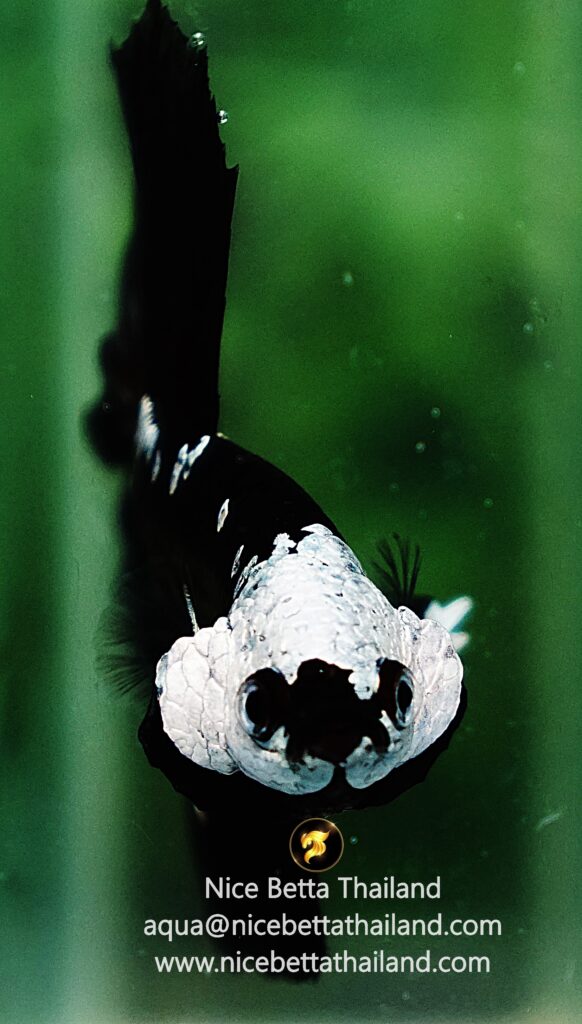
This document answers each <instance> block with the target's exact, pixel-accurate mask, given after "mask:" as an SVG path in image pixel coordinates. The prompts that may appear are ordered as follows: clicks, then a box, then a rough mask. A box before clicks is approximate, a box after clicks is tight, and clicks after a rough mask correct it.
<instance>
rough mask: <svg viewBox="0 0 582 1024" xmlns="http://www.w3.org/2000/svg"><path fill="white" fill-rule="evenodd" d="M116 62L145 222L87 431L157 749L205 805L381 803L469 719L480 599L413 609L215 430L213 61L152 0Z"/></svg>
mask: <svg viewBox="0 0 582 1024" xmlns="http://www.w3.org/2000/svg"><path fill="white" fill-rule="evenodd" d="M113 63H114V68H115V72H116V76H117V81H118V86H119V91H120V97H121V102H122V106H123V110H124V114H125V120H126V125H127V128H128V133H129V138H130V144H131V150H132V156H133V164H134V175H135V188H136V201H135V209H136V218H135V227H134V234H133V237H132V240H131V243H130V246H129V249H128V255H127V258H126V264H125V271H124V281H123V287H122V295H121V312H120V318H119V324H118V327H117V330H116V331H115V332H114V334H113V335H112V336H111V337H110V338H109V339H107V340H106V342H105V344H104V346H103V349H102V365H103V369H104V373H105V391H104V395H103V398H102V400H101V401H100V402H99V403H98V404H97V406H96V408H95V409H94V410H93V413H92V415H91V417H90V432H91V436H92V438H93V441H94V444H95V446H96V448H97V450H98V451H100V453H101V454H102V456H103V457H104V458H105V459H106V460H107V461H109V462H112V463H114V464H117V465H120V466H122V467H123V468H124V470H125V473H126V479H127V489H126V494H125V499H124V512H123V524H124V537H125V548H126V557H125V569H126V579H128V580H129V581H130V587H129V592H130V598H129V601H128V603H129V605H130V615H129V617H128V618H129V620H130V630H129V632H130V633H131V643H132V645H133V647H134V649H135V650H136V651H139V652H141V654H142V655H143V662H144V665H145V666H146V678H147V679H148V682H147V684H146V685H147V686H149V688H150V700H149V707H148V711H147V713H146V716H145V719H144V721H143V723H142V726H141V728H140V738H141V740H142V743H143V745H144V747H145V749H146V752H147V754H148V757H149V758H150V761H151V762H152V763H153V764H155V765H157V766H158V767H160V768H161V769H162V770H163V771H164V772H165V773H166V775H167V776H168V777H169V779H170V781H171V782H172V783H173V785H174V786H175V787H176V788H177V789H178V790H179V791H181V792H183V793H185V794H186V795H187V796H188V797H189V798H190V799H192V800H193V801H194V802H195V803H196V804H197V805H198V806H200V807H208V806H214V805H215V804H216V803H217V802H219V803H220V804H222V805H230V806H235V805H236V803H237V801H239V800H240V799H241V798H242V797H243V796H244V797H245V799H248V798H249V797H250V798H251V800H252V801H253V802H254V805H255V806H256V807H264V808H269V809H271V808H273V807H284V808H286V810H293V811H294V812H295V811H296V812H297V813H305V812H311V811H314V812H315V811H317V812H318V813H321V812H323V811H325V810H330V809H338V808H343V807H349V806H363V805H366V804H369V803H379V802H383V801H385V800H388V799H391V798H393V797H394V796H395V795H397V793H398V792H401V791H402V789H404V788H407V786H409V785H410V784H412V783H413V782H415V781H418V780H419V779H420V778H422V777H423V775H424V774H425V773H426V771H427V770H428V767H429V766H430V764H431V763H432V761H433V760H434V758H435V757H436V756H437V755H438V753H439V752H440V750H441V749H443V747H444V746H446V744H447V742H448V739H449V738H450V735H451V734H452V731H453V730H454V728H455V725H456V723H457V722H458V720H459V718H460V716H461V714H462V710H463V706H464V701H463V686H462V666H461V662H460V659H459V657H458V654H457V652H456V650H455V636H454V635H451V633H453V634H454V633H455V630H456V628H457V627H458V625H459V624H460V621H461V620H462V618H463V617H464V615H465V614H466V612H467V611H468V608H469V604H470V602H469V599H467V598H463V599H460V603H459V602H457V603H456V604H453V605H446V606H439V605H437V604H436V603H434V602H433V603H432V605H431V604H430V603H429V601H428V599H427V600H424V601H422V602H420V604H419V603H418V602H416V605H415V602H414V601H413V599H412V589H413V588H412V587H410V586H406V587H403V588H402V593H403V594H404V595H405V596H406V597H407V598H410V600H407V603H403V604H400V605H399V603H398V600H395V598H398V592H397V591H398V587H392V588H391V589H392V591H393V593H390V594H386V593H383V592H382V591H381V590H380V589H379V588H378V587H377V586H376V585H375V584H374V583H373V581H372V580H371V579H370V578H369V577H368V576H367V575H366V573H365V572H364V571H363V569H362V566H361V565H360V562H359V561H358V559H357V557H356V555H355V554H354V553H353V551H352V550H351V548H350V547H349V546H348V544H347V543H346V541H345V540H344V538H343V537H342V536H341V534H340V532H339V530H338V529H337V527H336V526H335V524H334V523H333V522H332V521H331V520H330V519H329V517H328V516H327V515H326V514H325V513H324V511H323V510H322V509H321V508H320V506H319V505H318V504H317V503H316V502H315V501H314V500H313V499H312V498H311V497H310V496H309V495H308V494H307V493H306V491H305V490H303V488H301V487H300V485H299V484H297V483H296V482H295V481H293V480H292V479H291V478H290V477H289V476H287V475H286V474H285V473H283V472H282V471H281V470H279V469H277V468H276V467H275V466H273V465H271V464H270V463H268V462H267V461H265V460H264V459H262V458H260V457H259V456H257V455H253V454H251V453H250V452H247V451H245V450H244V449H243V448H241V447H239V446H238V445H237V444H235V443H234V442H233V441H231V440H229V439H228V438H226V437H224V436H223V435H222V434H220V433H219V432H218V426H219V397H218V366H219V349H220V334H221V328H222V319H223V315H224V303H225V298H224V296H225V289H226V273H227V265H228V248H229V240H230V220H231V216H232V209H233V203H234V191H235V186H236V171H234V170H232V169H228V168H227V167H226V163H225V159H224V148H223V146H222V144H221V142H220V139H219V134H218V128H217V115H216V107H215V104H214V100H213V98H212V96H211V94H210V91H209V87H208V75H207V63H206V51H205V50H204V49H201V48H200V47H199V46H198V45H197V46H195V47H192V46H189V45H188V41H187V40H186V38H185V37H184V36H183V35H182V33H181V32H180V30H179V29H178V27H177V25H176V24H175V23H174V22H173V21H172V19H171V18H170V16H169V14H168V12H167V9H166V8H165V7H163V6H162V4H161V3H160V0H149V3H148V5H147V7H146V10H145V12H144V14H143V15H142V18H141V19H140V20H139V21H138V22H137V23H136V24H135V25H134V28H133V30H132V33H131V34H130V36H129V38H128V40H127V41H126V42H125V43H124V44H123V46H122V47H120V48H119V49H118V50H115V51H114V53H113ZM400 554H401V556H402V559H401V560H402V569H403V576H404V577H405V578H406V577H407V576H409V575H410V574H409V567H407V565H406V564H405V563H406V562H407V561H408V557H407V552H406V549H405V548H404V547H403V546H402V544H400ZM417 569H418V565H416V566H415V568H414V569H413V570H412V575H413V576H416V572H417ZM394 575H395V574H394V571H393V572H392V577H394ZM393 582H394V580H393ZM408 582H410V580H409V581H408ZM389 598H392V600H390V599H389ZM421 605H422V607H421ZM427 609H428V617H424V618H423V617H422V614H417V613H418V612H420V613H422V611H423V610H424V611H427ZM439 620H440V621H439ZM445 620H446V624H447V625H448V626H449V629H446V628H445V625H444V624H443V623H444V622H445Z"/></svg>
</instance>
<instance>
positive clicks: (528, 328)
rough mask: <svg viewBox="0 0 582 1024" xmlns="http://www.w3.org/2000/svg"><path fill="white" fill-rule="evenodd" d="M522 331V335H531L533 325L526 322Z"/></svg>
mask: <svg viewBox="0 0 582 1024" xmlns="http://www.w3.org/2000/svg"><path fill="white" fill-rule="evenodd" d="M522 330H523V333H524V334H533V332H534V325H533V324H532V323H531V321H530V320H528V321H527V323H525V324H524V325H523V327H522Z"/></svg>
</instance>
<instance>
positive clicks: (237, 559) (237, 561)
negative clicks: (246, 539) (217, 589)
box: [230, 544, 245, 579]
mask: <svg viewBox="0 0 582 1024" xmlns="http://www.w3.org/2000/svg"><path fill="white" fill-rule="evenodd" d="M244 549H245V546H244V544H241V546H240V548H239V549H238V551H237V553H236V555H235V556H234V562H233V563H232V569H231V570H230V578H231V579H232V577H233V576H235V575H236V573H237V571H238V567H239V565H240V560H241V557H242V553H243V551H244Z"/></svg>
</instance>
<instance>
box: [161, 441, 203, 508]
mask: <svg viewBox="0 0 582 1024" xmlns="http://www.w3.org/2000/svg"><path fill="white" fill-rule="evenodd" d="M209 441H210V434H204V436H203V437H201V438H200V440H199V442H198V444H197V445H195V447H194V448H191V449H189V448H188V445H187V444H183V445H182V447H181V448H180V451H179V452H178V458H177V459H176V461H175V463H174V468H173V470H172V478H171V480H170V494H174V492H175V490H176V488H177V486H178V484H179V483H180V477H183V478H184V480H187V479H188V477H189V476H190V470H191V469H192V466H193V465H194V463H195V462H196V459H198V458H199V457H200V456H201V455H202V452H203V451H204V449H205V448H206V446H207V444H208V442H209Z"/></svg>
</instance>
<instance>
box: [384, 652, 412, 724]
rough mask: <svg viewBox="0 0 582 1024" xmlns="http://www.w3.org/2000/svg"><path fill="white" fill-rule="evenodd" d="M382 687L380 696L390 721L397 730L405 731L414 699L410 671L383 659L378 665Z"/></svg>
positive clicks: (398, 663)
mask: <svg viewBox="0 0 582 1024" xmlns="http://www.w3.org/2000/svg"><path fill="white" fill-rule="evenodd" d="M378 668H379V671H380V686H379V688H378V696H379V698H380V702H381V705H382V707H383V708H384V710H385V711H386V713H387V714H388V717H389V718H390V721H391V722H392V724H393V725H394V726H396V728H397V729H404V727H405V725H406V724H407V718H408V712H409V710H410V705H411V704H412V699H413V697H414V682H413V679H412V675H411V674H410V672H409V670H408V669H407V668H406V667H405V666H404V665H401V664H400V662H399V661H389V659H388V658H382V659H381V661H380V662H379V665H378Z"/></svg>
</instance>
